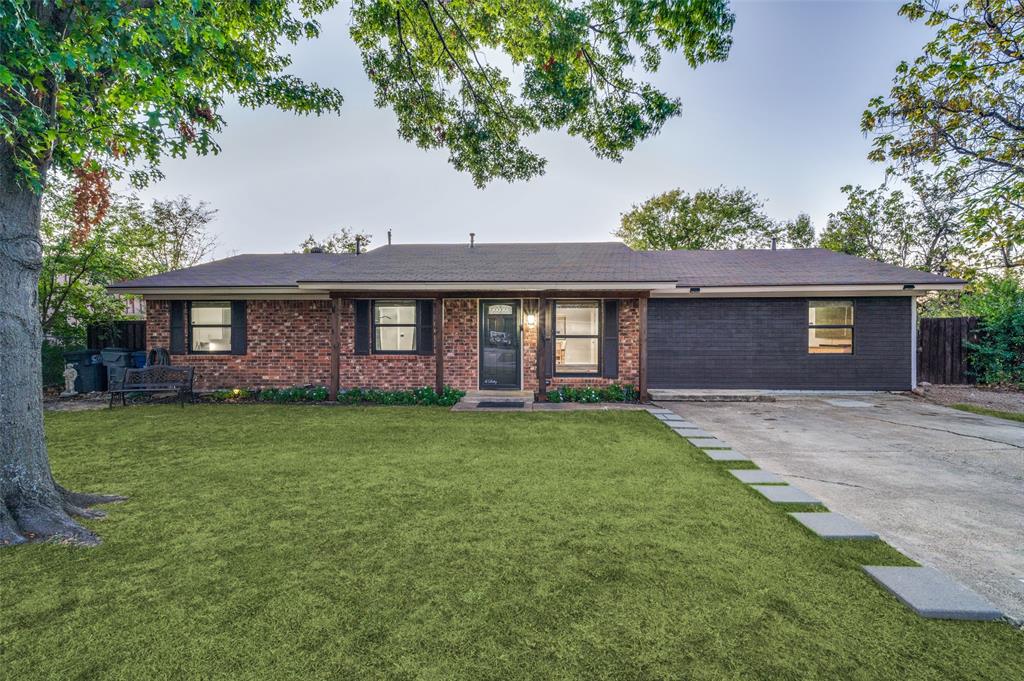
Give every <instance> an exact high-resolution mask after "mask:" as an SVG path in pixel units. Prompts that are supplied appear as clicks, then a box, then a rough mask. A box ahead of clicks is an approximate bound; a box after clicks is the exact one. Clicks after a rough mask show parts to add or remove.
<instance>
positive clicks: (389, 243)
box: [388, 229, 391, 246]
mask: <svg viewBox="0 0 1024 681" xmlns="http://www.w3.org/2000/svg"><path fill="white" fill-rule="evenodd" d="M390 245H391V230H390V229H389V230H388V246H390Z"/></svg>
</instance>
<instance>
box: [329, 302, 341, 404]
mask: <svg viewBox="0 0 1024 681" xmlns="http://www.w3.org/2000/svg"><path fill="white" fill-rule="evenodd" d="M330 319H331V322H330V323H331V382H330V388H329V389H328V393H327V394H328V397H329V399H330V400H331V402H334V401H335V400H337V399H338V380H339V376H338V374H339V371H340V365H341V328H340V327H341V298H338V297H337V295H336V294H334V293H332V294H331V317H330Z"/></svg>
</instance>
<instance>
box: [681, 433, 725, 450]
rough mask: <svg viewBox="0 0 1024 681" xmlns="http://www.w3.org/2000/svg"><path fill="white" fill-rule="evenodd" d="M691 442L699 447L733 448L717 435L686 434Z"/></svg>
mask: <svg viewBox="0 0 1024 681" xmlns="http://www.w3.org/2000/svg"><path fill="white" fill-rule="evenodd" d="M685 437H686V439H687V440H689V441H690V444H691V445H693V446H694V447H697V448H699V449H732V447H730V446H729V444H728V443H727V442H722V441H721V440H719V439H718V438H717V437H694V436H692V435H686V436H685Z"/></svg>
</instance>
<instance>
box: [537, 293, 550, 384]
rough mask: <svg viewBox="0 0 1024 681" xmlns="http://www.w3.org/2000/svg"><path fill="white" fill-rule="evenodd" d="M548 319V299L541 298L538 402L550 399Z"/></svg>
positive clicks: (539, 313)
mask: <svg viewBox="0 0 1024 681" xmlns="http://www.w3.org/2000/svg"><path fill="white" fill-rule="evenodd" d="M547 318H548V299H547V298H545V297H544V296H541V297H540V299H539V300H538V301H537V401H538V402H546V401H547V399H548V386H547V376H546V375H545V374H546V373H547V362H545V361H544V358H545V357H546V355H545V354H544V352H545V348H544V335H545V334H544V329H545V326H546V323H547Z"/></svg>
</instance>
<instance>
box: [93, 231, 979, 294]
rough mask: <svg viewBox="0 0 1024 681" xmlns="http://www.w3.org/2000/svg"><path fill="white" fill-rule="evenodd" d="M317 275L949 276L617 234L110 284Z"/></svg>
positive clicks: (266, 283) (401, 248)
mask: <svg viewBox="0 0 1024 681" xmlns="http://www.w3.org/2000/svg"><path fill="white" fill-rule="evenodd" d="M299 282H303V283H306V284H316V283H324V284H325V285H326V284H328V283H367V284H374V283H432V282H436V283H440V282H497V283H500V282H553V283H557V282H565V283H571V282H609V283H616V284H621V283H629V282H666V283H668V282H676V283H677V285H678V286H680V287H692V286H701V287H704V286H707V287H711V286H799V285H810V286H814V285H820V286H829V285H857V284H918V285H928V284H952V283H959V280H956V279H949V278H947V277H942V276H939V275H935V274H930V273H928V272H920V271H918V270H911V269H906V268H902V267H896V266H893V265H886V264H883V263H879V262H875V261H873V260H867V259H864V258H856V257H853V256H849V255H844V254H841V253H835V252H833V251H829V250H825V249H819V248H808V249H793V250H788V249H782V250H778V251H770V250H743V251H633V250H632V249H630V248H628V247H627V246H625V245H624V244H622V243H618V242H607V243H542V244H536V243H535V244H477V245H476V246H475V247H473V248H470V247H469V246H468V245H467V244H413V245H394V246H382V247H380V248H376V249H373V250H371V251H368V252H367V253H364V254H362V255H359V256H356V255H348V254H345V255H333V254H303V253H286V254H278V255H237V256H234V257H231V258H225V259H223V260H217V261H214V262H210V263H205V264H202V265H197V266H195V267H190V268H188V269H184V270H176V271H174V272H167V273H165V274H158V275H155V276H152V277H146V278H144V279H137V280H134V281H127V282H122V283H121V284H118V285H116V286H113V287H112V288H114V289H146V288H175V287H182V288H192V287H250V286H252V287H297V286H298V284H299Z"/></svg>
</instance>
